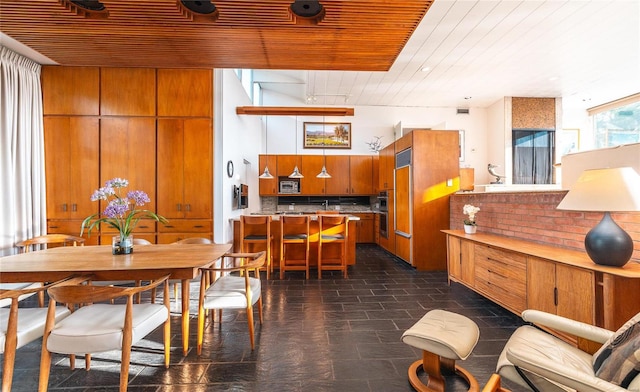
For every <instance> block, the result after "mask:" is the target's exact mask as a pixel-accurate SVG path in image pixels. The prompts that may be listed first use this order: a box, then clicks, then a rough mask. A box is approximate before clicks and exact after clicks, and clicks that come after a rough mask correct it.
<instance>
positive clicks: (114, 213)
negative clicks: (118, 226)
mask: <svg viewBox="0 0 640 392" xmlns="http://www.w3.org/2000/svg"><path fill="white" fill-rule="evenodd" d="M127 211H129V200H127V199H114V200H111V201H110V202H109V205H107V208H105V209H104V213H103V214H104V215H106V216H108V217H109V218H118V217H121V216H123V215H124V214H125V213H126V212H127Z"/></svg>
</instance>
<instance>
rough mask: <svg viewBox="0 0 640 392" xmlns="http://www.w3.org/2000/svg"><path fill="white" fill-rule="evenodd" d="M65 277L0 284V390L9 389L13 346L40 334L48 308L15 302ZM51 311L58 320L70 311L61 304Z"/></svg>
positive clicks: (67, 279)
mask: <svg viewBox="0 0 640 392" xmlns="http://www.w3.org/2000/svg"><path fill="white" fill-rule="evenodd" d="M69 279H70V278H65V279H62V280H59V281H56V282H53V283H50V284H48V285H45V286H39V287H33V288H14V289H3V288H0V354H3V355H4V359H3V363H2V392H9V391H11V384H12V381H13V368H14V364H15V359H16V350H17V349H19V348H20V347H22V346H24V345H26V344H28V343H30V342H32V341H34V340H36V339H39V338H40V337H41V336H42V333H43V331H44V325H45V322H46V319H47V312H48V311H49V310H48V309H47V308H43V307H37V308H34V307H19V306H18V302H19V301H20V300H22V298H24V297H25V296H29V295H32V294H35V293H38V292H44V291H46V290H47V289H49V288H50V287H53V286H56V285H60V284H63V283H65V282H68V281H69ZM70 284H73V282H70ZM5 287H8V286H5ZM51 312H52V316H51V317H52V318H53V319H55V320H56V321H59V320H62V319H63V318H65V317H67V316H68V315H69V314H70V313H71V312H70V311H69V309H67V308H66V307H64V306H56V307H55V308H53V309H52V310H51Z"/></svg>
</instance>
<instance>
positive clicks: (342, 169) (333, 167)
mask: <svg viewBox="0 0 640 392" xmlns="http://www.w3.org/2000/svg"><path fill="white" fill-rule="evenodd" d="M325 160H326V163H325V166H326V167H327V172H328V173H329V174H330V175H331V178H327V179H326V180H325V194H327V195H344V194H348V193H349V156H348V155H327V156H326V157H325ZM316 174H317V173H316Z"/></svg>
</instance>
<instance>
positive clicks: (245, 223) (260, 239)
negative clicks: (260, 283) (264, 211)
mask: <svg viewBox="0 0 640 392" xmlns="http://www.w3.org/2000/svg"><path fill="white" fill-rule="evenodd" d="M272 240H273V236H272V235H271V215H241V216H240V251H241V252H242V253H251V252H259V251H261V250H264V251H266V252H267V260H266V263H265V265H266V267H265V268H266V270H267V279H270V278H271V273H272V272H273V263H272V260H271V258H272V256H271V243H272ZM260 245H261V246H260Z"/></svg>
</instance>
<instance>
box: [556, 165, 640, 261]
mask: <svg viewBox="0 0 640 392" xmlns="http://www.w3.org/2000/svg"><path fill="white" fill-rule="evenodd" d="M556 208H557V209H559V210H571V211H597V212H604V216H603V217H602V220H601V221H600V223H598V224H597V225H596V226H595V227H594V228H593V229H591V230H590V231H589V233H587V235H586V237H585V238H584V246H585V250H586V251H587V254H588V255H589V257H590V258H591V260H593V262H594V263H596V264H600V265H608V266H614V267H622V266H623V265H625V264H626V263H627V262H628V261H629V259H630V258H631V255H632V254H633V240H632V239H631V236H630V235H629V234H628V233H627V232H625V231H624V230H623V229H622V228H621V227H620V226H618V225H617V224H616V223H615V222H614V221H613V219H611V214H610V212H612V211H618V212H629V211H640V176H639V175H638V173H636V171H635V170H634V169H633V168H631V167H618V168H614V169H593V170H585V171H584V172H582V174H581V175H580V177H579V178H578V181H576V183H575V184H574V185H573V186H572V187H571V189H570V190H569V192H568V193H567V194H566V195H565V197H564V199H562V201H561V202H560V204H558V207H556Z"/></svg>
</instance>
